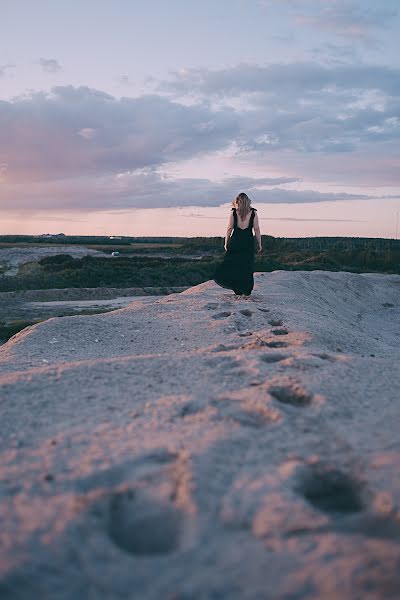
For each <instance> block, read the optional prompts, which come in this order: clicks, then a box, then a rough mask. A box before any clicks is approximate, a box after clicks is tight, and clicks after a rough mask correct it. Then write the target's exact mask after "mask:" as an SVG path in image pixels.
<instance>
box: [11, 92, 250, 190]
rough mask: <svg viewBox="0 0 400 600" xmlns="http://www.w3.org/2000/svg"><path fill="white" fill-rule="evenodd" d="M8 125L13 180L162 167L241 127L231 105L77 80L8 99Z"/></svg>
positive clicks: (221, 142)
mask: <svg viewBox="0 0 400 600" xmlns="http://www.w3.org/2000/svg"><path fill="white" fill-rule="evenodd" d="M0 125H1V133H2V135H1V138H0V162H1V163H7V164H8V172H7V177H8V180H9V181H10V182H12V181H19V182H23V181H26V182H30V181H34V180H40V179H47V180H51V179H61V178H63V179H64V178H69V177H78V176H81V175H90V174H91V175H93V174H98V175H105V174H107V173H118V172H120V171H127V170H134V169H140V168H143V167H152V166H157V165H161V164H164V163H166V162H169V161H177V160H180V159H187V158H190V157H193V156H198V155H201V154H202V153H204V152H214V151H217V150H220V149H223V148H225V147H227V145H228V144H229V143H230V142H231V140H232V139H235V137H236V136H237V135H238V132H239V123H238V121H237V118H236V115H235V114H234V111H232V110H231V109H229V108H222V109H221V110H218V111H214V110H211V109H210V108H209V107H208V106H207V105H205V104H201V103H200V104H197V105H195V106H184V105H182V104H179V103H177V102H173V101H171V100H170V99H167V98H164V97H161V96H159V95H143V96H140V97H137V98H121V99H116V98H115V97H113V96H110V95H109V94H105V93H104V92H101V91H99V90H94V89H90V88H87V87H79V88H75V87H72V86H66V87H54V88H53V89H52V91H51V93H46V92H37V93H33V94H31V95H29V96H25V97H19V98H14V99H13V100H11V101H4V102H1V103H0ZM39 145H40V152H38V146H39Z"/></svg>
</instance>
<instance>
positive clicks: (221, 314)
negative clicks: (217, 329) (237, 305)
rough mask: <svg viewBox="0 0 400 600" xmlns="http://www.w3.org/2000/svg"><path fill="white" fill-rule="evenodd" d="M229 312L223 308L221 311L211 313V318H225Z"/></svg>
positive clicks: (229, 314)
mask: <svg viewBox="0 0 400 600" xmlns="http://www.w3.org/2000/svg"><path fill="white" fill-rule="evenodd" d="M231 314H232V313H231V312H229V311H228V310H224V311H223V312H220V313H217V314H216V315H213V317H212V318H213V319H226V318H227V317H230V316H231Z"/></svg>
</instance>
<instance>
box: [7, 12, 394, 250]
mask: <svg viewBox="0 0 400 600" xmlns="http://www.w3.org/2000/svg"><path fill="white" fill-rule="evenodd" d="M7 4H8V6H7V10H5V11H4V15H3V16H2V22H1V24H0V34H1V39H2V43H3V48H2V53H1V58H0V122H1V123H2V125H1V127H2V135H1V136H0V208H1V219H0V235H39V234H41V233H45V232H48V233H58V232H61V231H62V232H64V233H66V235H106V236H110V235H124V236H131V237H179V236H181V237H214V236H221V237H223V236H224V235H225V231H226V223H227V220H228V216H229V215H228V213H229V209H230V202H231V200H232V199H233V198H234V197H235V196H236V195H237V194H238V193H239V192H241V191H246V193H248V195H249V196H250V198H251V200H252V201H253V204H254V206H255V207H256V208H257V210H258V215H259V219H260V221H261V233H262V234H264V235H272V236H274V237H373V238H385V239H397V236H398V212H399V210H400V175H399V174H400V154H399V139H400V110H399V106H400V85H399V83H398V82H399V81H400V77H399V75H400V59H399V56H398V51H397V34H398V31H399V23H400V18H399V9H398V5H397V2H396V0H385V2H384V3H381V4H379V5H377V3H376V2H374V0H365V1H363V2H361V1H357V0H332V1H331V2H329V4H326V3H315V2H313V1H312V0H282V1H279V2H277V0H249V1H248V2H244V1H243V0H230V1H229V2H228V1H227V0H221V2H219V3H217V4H216V3H213V2H212V1H211V0H205V1H204V2H203V3H201V4H200V3H196V2H191V3H185V4H184V5H182V3H181V2H177V1H176V0H172V1H171V2H170V3H168V5H167V4H165V3H164V2H162V1H161V0H154V1H153V2H152V3H151V5H150V4H148V5H143V3H141V2H140V3H139V2H128V1H127V0H121V1H120V3H119V6H118V10H116V8H115V6H112V5H110V4H109V3H108V2H106V1H105V0H98V1H97V2H95V1H94V0H88V1H87V2H86V3H85V4H84V5H83V6H82V5H81V4H80V3H78V2H77V0H71V1H70V2H69V3H68V4H64V3H62V4H59V5H57V6H56V5H54V4H52V3H49V2H43V3H39V4H38V5H35V7H32V4H31V3H30V2H28V0H15V1H14V2H12V3H11V2H9V3H7ZM22 14H23V15H25V17H27V16H28V17H29V18H24V19H23V20H22V19H21V15H22ZM94 17H95V18H94ZM71 30H73V31H74V44H73V45H71V41H70V31H71ZM15 31H19V35H18V37H16V36H15V35H14V32H15ZM171 32H172V33H173V35H171ZM249 32H251V34H249ZM88 38H90V52H88ZM243 42H244V43H243ZM137 57H140V60H138V59H137ZM10 232H12V233H10Z"/></svg>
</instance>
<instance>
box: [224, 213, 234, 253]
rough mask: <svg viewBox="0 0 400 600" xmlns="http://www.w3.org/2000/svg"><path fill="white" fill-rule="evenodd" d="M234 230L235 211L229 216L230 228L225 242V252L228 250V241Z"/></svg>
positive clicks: (227, 230)
mask: <svg viewBox="0 0 400 600" xmlns="http://www.w3.org/2000/svg"><path fill="white" fill-rule="evenodd" d="M232 230H233V211H231V214H230V215H229V221H228V227H227V229H226V236H225V242H224V248H225V250H227V249H228V240H229V238H230V237H231V233H232Z"/></svg>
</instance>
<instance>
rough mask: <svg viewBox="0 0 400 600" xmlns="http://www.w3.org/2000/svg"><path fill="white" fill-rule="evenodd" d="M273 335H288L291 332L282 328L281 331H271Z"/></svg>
mask: <svg viewBox="0 0 400 600" xmlns="http://www.w3.org/2000/svg"><path fill="white" fill-rule="evenodd" d="M271 333H273V334H274V335H287V334H288V333H289V332H288V330H287V329H285V328H284V327H282V328H281V329H271Z"/></svg>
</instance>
